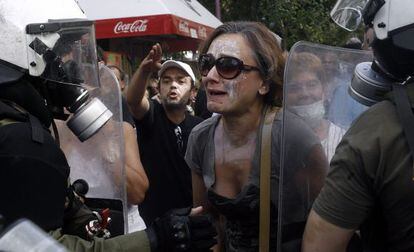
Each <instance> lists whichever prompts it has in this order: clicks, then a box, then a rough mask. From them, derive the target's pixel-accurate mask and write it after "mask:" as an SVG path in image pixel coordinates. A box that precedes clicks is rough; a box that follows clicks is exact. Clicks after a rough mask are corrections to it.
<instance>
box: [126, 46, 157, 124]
mask: <svg viewBox="0 0 414 252" xmlns="http://www.w3.org/2000/svg"><path fill="white" fill-rule="evenodd" d="M161 56H162V50H161V46H160V45H159V44H158V43H157V44H155V45H154V46H152V48H151V50H150V52H149V53H148V55H147V56H146V57H145V58H144V59H143V60H142V62H141V64H140V66H139V67H138V69H137V70H136V71H135V73H134V75H133V76H132V79H131V83H130V85H129V86H128V89H127V92H126V97H127V102H128V107H129V109H130V111H131V113H132V115H133V116H134V117H135V118H136V119H138V120H140V119H142V118H143V117H144V115H145V113H146V112H147V111H148V110H149V101H148V98H146V97H145V90H146V89H147V80H148V77H149V76H150V75H151V73H153V72H157V71H158V70H159V69H160V67H161Z"/></svg>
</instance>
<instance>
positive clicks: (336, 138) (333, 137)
mask: <svg viewBox="0 0 414 252" xmlns="http://www.w3.org/2000/svg"><path fill="white" fill-rule="evenodd" d="M345 132H346V130H344V129H343V128H341V127H339V126H337V125H335V124H334V123H332V122H329V128H328V136H327V137H326V138H325V139H324V140H322V141H321V144H322V147H323V150H324V151H325V155H326V157H327V159H328V161H331V159H332V157H333V155H334V154H335V149H336V146H338V144H339V142H340V141H341V139H342V137H343V135H344V134H345Z"/></svg>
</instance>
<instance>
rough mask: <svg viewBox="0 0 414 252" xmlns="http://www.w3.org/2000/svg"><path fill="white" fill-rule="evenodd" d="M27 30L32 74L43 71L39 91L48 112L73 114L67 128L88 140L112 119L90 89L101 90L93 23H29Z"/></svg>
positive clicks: (57, 115)
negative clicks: (91, 94) (92, 95)
mask: <svg viewBox="0 0 414 252" xmlns="http://www.w3.org/2000/svg"><path fill="white" fill-rule="evenodd" d="M57 25H58V26H57ZM41 26H43V29H41ZM66 27H67V28H66ZM45 30H47V31H49V33H47V32H45ZM26 31H27V33H28V35H27V36H28V41H31V43H29V53H28V55H29V60H30V63H29V65H30V68H29V71H31V72H32V73H33V75H36V74H38V73H39V72H41V74H40V75H39V78H40V79H41V84H40V85H38V86H37V88H38V90H39V92H40V93H41V95H42V96H43V97H44V98H45V100H46V102H47V106H48V108H49V110H50V111H52V113H53V116H54V118H56V119H60V120H67V119H68V117H69V116H70V115H69V114H72V115H71V116H70V118H69V119H68V121H67V126H68V127H69V128H70V129H71V131H72V132H73V133H74V134H75V135H76V136H77V137H78V138H79V140H81V141H85V140H87V139H88V138H89V137H91V136H92V135H94V134H95V133H96V132H97V131H98V130H99V129H100V128H101V127H102V126H103V125H104V124H105V123H106V122H107V121H108V120H109V119H110V118H111V116H112V113H111V111H109V109H107V108H106V106H105V105H104V104H103V103H102V102H101V101H100V100H99V99H98V98H92V97H91V96H90V91H89V90H93V89H94V88H97V87H99V81H98V77H97V76H98V74H97V60H96V59H97V57H96V54H95V41H94V35H93V26H92V22H90V21H75V22H72V23H47V24H29V25H28V26H27V29H26ZM52 32H53V33H52ZM48 44H49V45H48ZM51 44H53V46H50V45H51ZM42 69H43V71H42ZM88 89H89V90H88Z"/></svg>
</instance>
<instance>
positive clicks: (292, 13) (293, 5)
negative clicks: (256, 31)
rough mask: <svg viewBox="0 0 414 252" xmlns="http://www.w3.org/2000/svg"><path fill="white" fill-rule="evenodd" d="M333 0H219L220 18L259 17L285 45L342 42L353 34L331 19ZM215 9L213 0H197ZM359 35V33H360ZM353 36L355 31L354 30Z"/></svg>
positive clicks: (226, 19)
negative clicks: (281, 38)
mask: <svg viewBox="0 0 414 252" xmlns="http://www.w3.org/2000/svg"><path fill="white" fill-rule="evenodd" d="M335 2H336V0H221V16H222V21H223V22H226V21H237V20H248V21H259V22H262V23H264V24H266V25H267V27H269V28H270V29H271V30H272V31H274V32H275V33H277V34H279V35H281V36H282V37H283V39H284V46H285V48H290V47H291V46H292V45H293V44H294V43H295V42H297V41H299V40H306V41H311V42H315V43H322V44H328V45H338V46H340V45H343V44H345V41H346V39H347V38H349V37H351V36H352V34H351V33H348V32H346V31H345V30H342V29H341V28H339V27H338V26H337V25H335V24H334V22H333V21H332V20H331V19H330V16H329V12H330V10H331V8H332V7H333V5H334V4H335ZM200 3H201V4H203V5H204V6H205V7H206V8H208V9H209V10H210V11H211V12H212V13H215V4H214V3H215V1H213V0H200ZM359 35H360V36H359V37H360V38H362V33H359ZM354 36H355V34H354Z"/></svg>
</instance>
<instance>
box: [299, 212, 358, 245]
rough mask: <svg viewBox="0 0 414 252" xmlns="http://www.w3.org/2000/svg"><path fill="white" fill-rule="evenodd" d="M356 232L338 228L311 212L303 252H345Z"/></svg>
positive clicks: (304, 237)
mask: <svg viewBox="0 0 414 252" xmlns="http://www.w3.org/2000/svg"><path fill="white" fill-rule="evenodd" d="M353 234H354V230H351V229H345V228H341V227H338V226H336V225H333V224H331V223H329V222H328V221H326V220H324V219H323V218H322V217H321V216H319V215H318V214H317V213H316V212H315V211H313V210H312V211H311V212H310V214H309V217H308V220H307V223H306V227H305V233H304V235H303V242H302V252H316V251H317V252H345V251H346V248H347V246H348V243H349V241H350V239H351V237H352V235H353Z"/></svg>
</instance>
